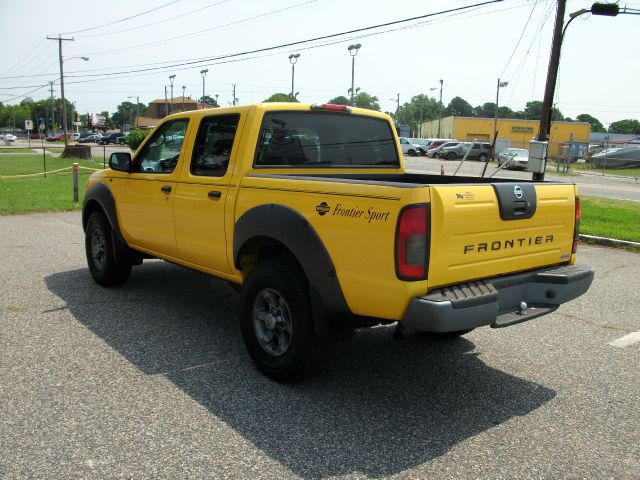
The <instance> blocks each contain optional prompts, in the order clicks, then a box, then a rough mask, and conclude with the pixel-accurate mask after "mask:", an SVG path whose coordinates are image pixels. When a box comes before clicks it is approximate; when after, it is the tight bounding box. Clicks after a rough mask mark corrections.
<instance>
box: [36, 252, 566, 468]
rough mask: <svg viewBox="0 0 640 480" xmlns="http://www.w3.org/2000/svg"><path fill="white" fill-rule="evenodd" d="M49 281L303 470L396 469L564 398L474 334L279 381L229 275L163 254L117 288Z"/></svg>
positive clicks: (86, 320) (379, 344) (382, 334)
mask: <svg viewBox="0 0 640 480" xmlns="http://www.w3.org/2000/svg"><path fill="white" fill-rule="evenodd" d="M46 284H47V286H48V288H49V290H50V291H51V292H53V293H54V294H55V295H57V296H58V297H60V298H61V299H62V300H64V301H65V302H66V303H67V305H68V308H69V309H70V311H71V312H72V314H73V315H74V316H75V318H77V319H78V320H79V321H80V322H82V323H83V324H84V325H85V326H86V327H88V328H89V329H90V330H92V331H93V332H94V333H95V334H96V335H98V336H99V337H100V338H101V339H103V340H104V341H105V342H106V343H107V344H108V345H109V346H111V347H112V348H113V349H114V350H115V351H116V352H117V353H119V354H120V355H122V356H124V357H125V358H126V359H128V360H129V361H130V362H131V363H132V364H133V365H135V366H136V367H137V368H138V369H140V370H141V371H142V372H144V373H145V374H148V375H163V376H165V377H166V378H168V379H170V380H171V381H172V382H173V383H174V384H175V385H177V386H178V387H179V388H180V389H182V390H183V391H184V392H185V393H186V394H187V395H189V396H190V397H191V398H192V399H194V400H196V401H197V402H199V403H200V404H201V405H203V406H205V407H206V408H207V409H208V410H209V411H210V412H211V414H213V415H214V416H215V417H217V418H218V419H220V420H222V421H223V422H225V423H226V424H228V425H229V426H231V427H232V428H233V429H234V430H235V431H236V432H238V433H239V434H241V435H242V436H243V437H244V438H246V439H247V440H248V441H250V442H251V443H252V444H254V445H255V446H256V447H257V448H259V449H261V450H262V451H263V452H264V453H265V454H267V455H269V456H270V457H271V458H273V459H274V460H276V461H277V462H279V463H280V464H282V465H283V466H285V467H286V468H288V469H289V470H290V471H291V472H293V473H294V474H296V475H299V476H302V477H304V478H325V477H328V476H334V475H346V474H351V473H356V474H361V475H366V476H370V477H386V476H389V475H393V474H396V473H399V472H402V471H404V470H407V469H409V468H412V467H415V466H417V465H420V464H423V463H425V462H428V461H429V460H432V459H434V458H436V457H438V456H440V455H443V454H444V453H446V452H447V451H449V450H450V449H451V448H452V447H453V446H454V445H456V444H457V443H459V442H461V441H464V440H465V439H468V438H470V437H473V436H475V435H477V434H479V433H481V432H483V431H486V430H488V429H490V428H492V427H493V426H495V425H499V424H501V423H503V422H506V421H508V420H509V419H511V418H513V417H515V416H518V415H525V414H527V413H529V412H531V411H533V410H535V409H536V408H538V407H540V406H541V405H543V404H545V403H546V402H548V401H550V400H551V399H552V398H554V396H555V392H554V391H552V390H550V389H548V388H545V387H543V386H540V385H538V384H535V383H532V382H529V381H526V380H523V379H520V378H517V377H514V376H512V375H509V374H507V373H505V372H502V371H500V370H496V369H494V368H491V367H489V366H487V365H485V364H484V363H483V362H482V361H481V360H480V359H479V358H478V357H477V354H475V353H474V352H473V350H474V344H473V343H472V342H470V341H469V340H467V339H465V338H459V339H456V340H449V341H434V340H429V339H427V338H425V337H424V336H421V335H418V334H413V335H408V336H407V337H406V338H405V339H404V340H402V341H398V342H393V341H392V340H391V331H392V330H391V329H390V328H387V327H385V328H375V329H372V330H368V331H365V332H363V333H361V334H359V335H357V336H356V337H355V338H354V339H352V340H350V341H347V342H345V343H342V344H340V345H339V346H338V348H337V350H336V352H335V354H334V356H333V358H332V361H331V362H330V364H329V365H328V367H327V368H326V369H325V370H323V371H322V372H321V373H320V374H318V375H317V376H315V377H313V378H312V379H310V380H309V381H307V382H305V383H302V384H298V385H292V386H290V385H280V384H278V383H275V382H272V381H270V380H268V379H266V378H265V377H263V376H262V375H261V374H260V373H259V372H258V371H257V370H256V369H255V368H254V367H253V365H252V364H251V361H250V360H249V357H248V355H247V354H246V352H245V350H244V345H243V343H242V339H241V337H240V333H239V328H238V327H237V325H236V310H237V302H238V295H237V294H236V293H235V292H234V291H233V290H232V289H231V288H229V287H228V286H227V285H226V284H225V283H224V282H221V281H218V280H216V279H212V278H210V277H207V276H205V275H202V274H199V273H197V272H192V271H189V270H186V269H182V268H180V267H176V266H173V265H170V264H167V263H164V262H159V261H153V262H145V264H144V266H142V267H137V268H136V269H134V273H133V275H132V278H131V280H130V281H129V282H128V283H127V284H126V285H124V286H123V287H120V288H116V289H105V288H101V287H99V286H97V285H95V284H94V283H93V281H92V280H91V278H90V276H89V273H88V271H87V270H86V269H81V270H74V271H69V272H63V273H58V274H55V275H52V276H49V277H47V278H46ZM487 447H488V449H490V446H487Z"/></svg>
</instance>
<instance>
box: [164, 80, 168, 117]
mask: <svg viewBox="0 0 640 480" xmlns="http://www.w3.org/2000/svg"><path fill="white" fill-rule="evenodd" d="M167 115H169V100H167V86H166V85H165V86H164V116H165V117H166V116H167Z"/></svg>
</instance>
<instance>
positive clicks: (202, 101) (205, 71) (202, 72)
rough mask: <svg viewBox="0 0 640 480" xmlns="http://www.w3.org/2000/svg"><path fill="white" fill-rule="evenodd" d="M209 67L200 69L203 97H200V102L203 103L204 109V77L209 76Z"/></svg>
mask: <svg viewBox="0 0 640 480" xmlns="http://www.w3.org/2000/svg"><path fill="white" fill-rule="evenodd" d="M208 71H209V69H207V68H205V69H204V70H200V75H202V98H201V99H200V103H202V109H203V110H204V77H206V76H207V72H208Z"/></svg>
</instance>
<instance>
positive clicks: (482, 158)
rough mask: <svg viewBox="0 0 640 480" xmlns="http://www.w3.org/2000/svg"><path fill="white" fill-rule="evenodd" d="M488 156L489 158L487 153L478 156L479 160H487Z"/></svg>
mask: <svg viewBox="0 0 640 480" xmlns="http://www.w3.org/2000/svg"><path fill="white" fill-rule="evenodd" d="M488 158H489V155H487V154H486V153H481V154H480V156H479V157H478V160H480V161H481V162H486V161H487V159H488Z"/></svg>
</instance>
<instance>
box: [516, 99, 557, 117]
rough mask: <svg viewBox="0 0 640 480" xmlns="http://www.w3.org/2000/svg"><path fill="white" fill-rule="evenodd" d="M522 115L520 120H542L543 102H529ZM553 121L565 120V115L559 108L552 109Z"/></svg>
mask: <svg viewBox="0 0 640 480" xmlns="http://www.w3.org/2000/svg"><path fill="white" fill-rule="evenodd" d="M522 115H523V116H522V117H520V118H525V119H527V120H540V119H541V118H542V102H541V101H539V100H533V101H531V102H527V104H526V105H525V107H524V111H523V112H522ZM551 120H552V121H562V120H564V115H562V112H561V111H560V110H558V109H557V108H553V109H551Z"/></svg>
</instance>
